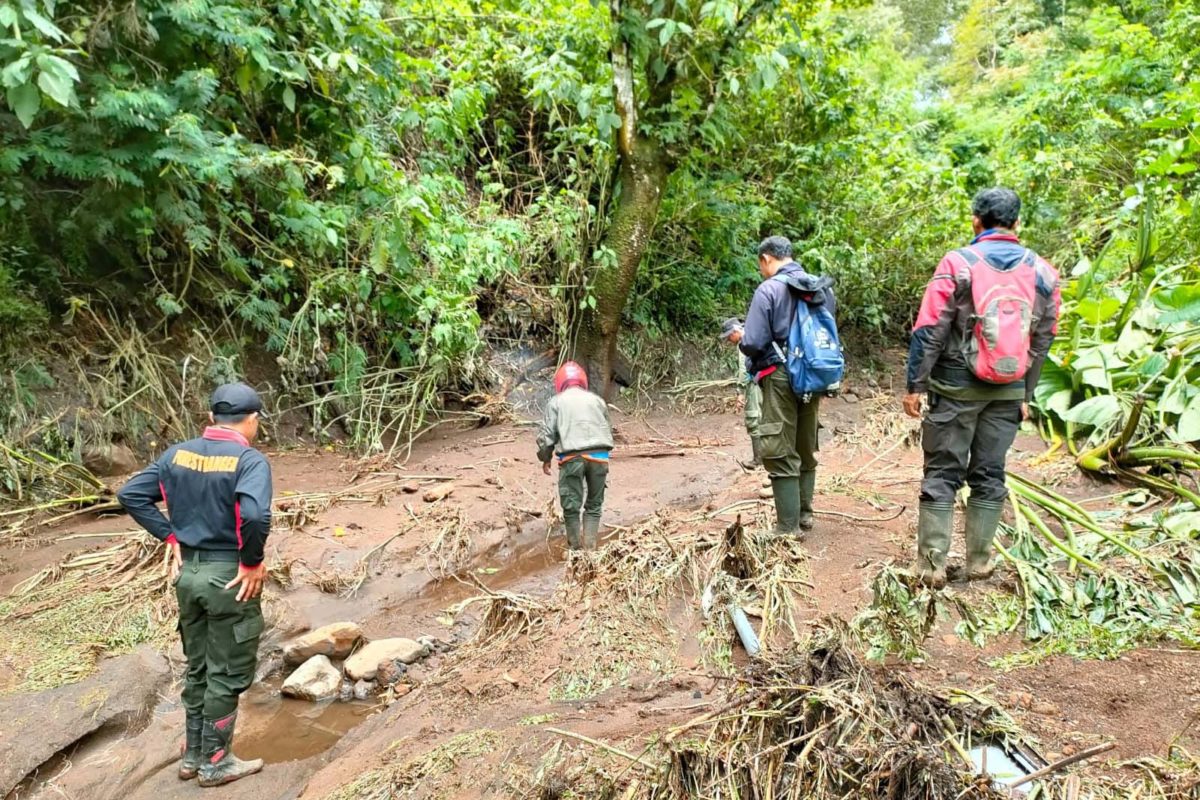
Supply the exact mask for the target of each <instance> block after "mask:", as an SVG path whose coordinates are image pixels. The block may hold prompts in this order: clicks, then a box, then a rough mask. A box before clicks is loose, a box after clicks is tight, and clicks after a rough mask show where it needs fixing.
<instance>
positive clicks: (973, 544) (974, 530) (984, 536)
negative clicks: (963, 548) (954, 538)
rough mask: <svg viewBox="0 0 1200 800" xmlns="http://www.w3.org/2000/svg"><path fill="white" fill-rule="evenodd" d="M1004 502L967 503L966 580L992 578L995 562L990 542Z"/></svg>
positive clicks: (971, 500)
mask: <svg viewBox="0 0 1200 800" xmlns="http://www.w3.org/2000/svg"><path fill="white" fill-rule="evenodd" d="M1003 512H1004V502H1003V501H1001V502H996V501H994V500H976V499H975V498H973V497H972V498H971V499H969V500H968V501H967V526H966V527H967V580H969V581H981V580H987V579H988V578H990V577H992V573H993V572H995V571H996V562H995V561H994V560H993V559H992V540H993V539H994V538H995V537H996V528H998V527H999V526H1000V515H1001V514H1002V513H1003Z"/></svg>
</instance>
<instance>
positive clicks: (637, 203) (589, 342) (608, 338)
mask: <svg viewBox="0 0 1200 800" xmlns="http://www.w3.org/2000/svg"><path fill="white" fill-rule="evenodd" d="M630 145H631V146H630V147H629V153H628V155H623V156H622V157H621V163H620V171H619V175H618V180H619V188H618V192H619V194H618V195H617V197H616V199H615V203H616V205H615V207H614V208H613V215H612V222H611V223H610V224H609V227H608V231H607V232H606V233H605V237H604V245H605V247H607V248H608V249H610V250H611V251H612V252H613V253H614V254H615V255H616V259H615V263H612V264H609V265H607V266H605V267H604V268H603V269H602V270H600V272H599V273H598V274H597V275H596V277H595V279H594V280H593V282H592V287H593V294H594V295H595V297H596V308H595V310H594V311H590V312H588V313H587V314H586V315H585V316H584V318H583V321H582V322H583V324H582V326H581V328H580V330H579V336H578V343H577V351H578V353H579V355H580V356H581V357H582V358H583V359H584V360H585V361H586V363H587V367H588V373H589V374H590V376H591V379H592V381H593V382H594V384H595V385H594V388H595V389H597V390H598V391H599V392H600V394H601V395H602V396H603V397H604V398H605V399H611V396H612V393H613V388H614V387H613V378H614V376H616V375H620V374H621V373H622V372H624V371H625V370H623V369H619V368H618V357H617V335H618V334H619V333H620V330H621V316H622V313H623V312H624V310H625V303H626V301H627V300H628V298H629V292H630V291H631V290H632V289H633V284H634V281H635V280H636V279H637V271H638V267H639V266H640V265H641V263H642V257H643V256H644V255H645V253H646V246H647V245H648V244H649V243H650V234H651V233H652V232H653V230H654V222H655V220H656V219H657V218H658V207H659V204H660V203H661V202H662V196H663V191H664V190H665V189H666V185H667V176H668V175H669V173H670V168H669V165H668V163H667V158H666V155H665V154H664V153H663V150H662V147H661V146H660V145H659V144H658V143H657V142H655V141H653V140H651V139H646V138H644V137H640V136H638V137H635V138H634V139H633V141H632V142H630Z"/></svg>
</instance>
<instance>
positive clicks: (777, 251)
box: [758, 236, 792, 261]
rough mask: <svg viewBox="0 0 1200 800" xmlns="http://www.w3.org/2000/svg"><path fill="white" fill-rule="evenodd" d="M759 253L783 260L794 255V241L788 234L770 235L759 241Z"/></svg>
mask: <svg viewBox="0 0 1200 800" xmlns="http://www.w3.org/2000/svg"><path fill="white" fill-rule="evenodd" d="M758 254H759V255H760V256H770V257H771V258H777V259H779V260H780V261H783V260H784V259H788V258H791V257H792V243H791V241H790V240H789V239H788V238H787V237H786V236H768V237H767V238H765V239H763V240H762V241H761V242H759V245H758Z"/></svg>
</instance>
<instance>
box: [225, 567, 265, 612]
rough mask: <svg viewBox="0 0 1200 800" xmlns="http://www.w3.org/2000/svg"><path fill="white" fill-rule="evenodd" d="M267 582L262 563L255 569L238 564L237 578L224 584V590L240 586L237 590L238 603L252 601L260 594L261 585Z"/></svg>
mask: <svg viewBox="0 0 1200 800" xmlns="http://www.w3.org/2000/svg"><path fill="white" fill-rule="evenodd" d="M266 580H267V564H266V562H263V563H261V564H259V565H258V566H257V567H247V566H246V565H245V564H238V574H237V577H236V578H234V579H233V580H231V581H230V582H229V583H227V584H225V588H226V589H232V588H233V587H235V586H239V585H240V586H241V588H240V589H238V593H237V600H238V602H239V603H242V602H245V601H247V600H253V599H254V598H256V597H258V596H259V595H260V594H262V587H263V583H264V582H265V581H266Z"/></svg>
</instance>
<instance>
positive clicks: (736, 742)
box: [635, 622, 1015, 800]
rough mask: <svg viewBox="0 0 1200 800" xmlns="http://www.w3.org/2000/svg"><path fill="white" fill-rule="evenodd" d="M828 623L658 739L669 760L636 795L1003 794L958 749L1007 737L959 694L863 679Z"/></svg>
mask: <svg viewBox="0 0 1200 800" xmlns="http://www.w3.org/2000/svg"><path fill="white" fill-rule="evenodd" d="M847 638H848V637H847V632H846V630H845V627H844V624H843V623H840V622H831V623H829V624H828V626H827V627H826V628H825V629H824V630H823V631H822V632H821V633H820V634H819V635H818V636H817V637H816V638H815V639H814V640H813V643H812V644H811V645H810V646H807V647H797V648H794V649H792V650H791V651H789V652H787V653H780V654H778V655H777V657H776V658H774V659H763V660H760V661H759V662H756V663H755V664H754V665H753V666H752V667H751V668H750V669H749V670H748V671H747V672H746V674H745V675H744V677H743V681H742V682H739V683H738V684H736V685H735V688H734V689H732V690H731V691H730V696H729V697H728V698H727V701H726V702H725V703H724V704H723V705H722V706H720V707H719V708H718V709H716V710H714V711H711V712H709V713H707V714H704V715H702V716H700V717H698V718H696V719H694V720H692V721H691V722H688V723H686V724H684V725H681V726H679V727H677V728H674V729H672V730H671V731H669V732H668V733H667V735H666V737H665V738H664V744H665V746H666V748H667V751H668V758H669V763H668V766H667V768H666V769H665V770H664V772H663V774H662V775H661V776H659V777H658V778H657V780H655V781H654V782H653V783H647V785H646V788H645V789H644V790H643V791H642V792H641V794H640V795H635V796H641V797H647V798H649V797H655V798H658V797H685V796H686V797H700V798H709V797H712V798H715V797H740V798H751V799H756V798H764V799H765V798H780V800H782V799H783V798H791V799H793V800H801V798H803V799H804V800H832V799H833V798H926V799H927V800H959V799H960V798H989V797H996V798H999V797H1003V796H1004V795H1001V794H999V793H997V792H996V791H995V790H993V789H992V788H991V787H990V786H989V781H986V780H976V778H975V776H974V775H973V769H972V768H971V766H970V762H969V760H968V759H967V756H966V754H965V752H964V749H963V744H962V743H963V742H969V741H971V740H973V739H995V738H1003V737H1005V736H1008V735H1011V734H1013V733H1014V732H1015V730H1014V727H1013V725H1012V722H1011V720H1009V719H1008V717H1006V716H1005V715H1004V714H1003V713H1002V712H1000V711H998V710H997V709H995V708H993V707H991V706H989V705H987V704H985V703H983V702H981V701H979V700H978V699H977V698H974V697H971V696H970V695H965V694H962V695H959V696H956V697H951V696H948V695H942V694H938V693H934V692H929V691H926V690H924V689H922V688H920V687H918V686H916V685H915V684H913V683H912V682H911V681H909V680H908V679H907V678H906V677H904V676H903V675H900V674H889V675H885V676H880V675H877V674H875V673H872V672H871V671H870V670H869V669H868V668H867V667H866V666H865V665H864V663H863V661H862V660H861V659H860V658H859V657H858V656H857V655H856V654H855V653H854V652H853V651H852V650H851V649H850V647H849V646H848V644H847Z"/></svg>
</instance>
